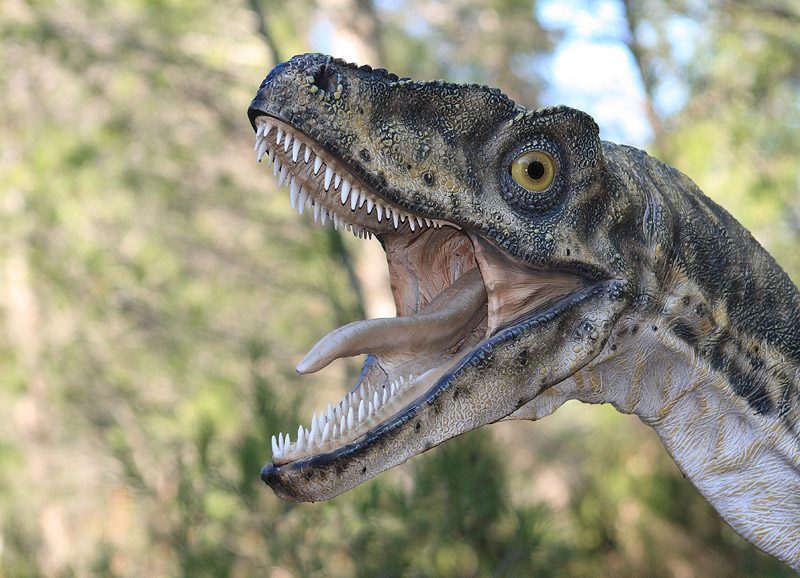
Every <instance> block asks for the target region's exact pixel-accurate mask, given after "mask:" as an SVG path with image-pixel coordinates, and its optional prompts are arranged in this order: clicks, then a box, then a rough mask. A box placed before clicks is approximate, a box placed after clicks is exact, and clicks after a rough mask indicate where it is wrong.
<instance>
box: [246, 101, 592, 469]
mask: <svg viewBox="0 0 800 578" xmlns="http://www.w3.org/2000/svg"><path fill="white" fill-rule="evenodd" d="M255 127H256V143H255V150H256V155H257V158H258V160H259V162H260V161H261V160H262V158H263V157H264V156H267V157H268V158H269V160H270V161H271V162H272V167H273V172H274V174H275V176H276V178H277V179H278V184H279V185H286V186H287V187H288V188H289V202H290V204H291V206H292V208H293V209H296V210H297V211H298V212H299V213H300V214H302V213H303V212H304V211H306V210H307V211H309V212H310V213H311V214H313V218H314V221H315V222H318V223H321V224H322V225H325V224H327V223H331V224H332V225H333V226H334V227H335V228H336V229H347V230H350V231H352V232H353V234H355V235H356V236H358V237H361V238H367V237H372V236H373V235H377V236H378V237H379V238H380V240H381V242H382V244H383V247H384V249H385V251H386V258H387V263H388V267H389V275H390V279H391V287H392V294H393V297H394V301H395V307H396V310H397V316H396V317H394V318H387V319H372V320H365V321H356V322H353V323H350V324H347V325H345V326H343V327H340V328H338V329H334V330H333V331H331V332H330V333H329V334H328V335H326V336H325V337H323V338H322V339H321V340H320V341H319V342H318V343H317V344H316V345H315V346H314V347H313V348H312V349H311V351H309V353H308V354H307V355H306V356H305V357H304V358H303V360H302V361H301V362H300V363H299V365H298V366H297V371H298V372H300V373H312V372H315V371H318V370H320V369H322V368H323V367H325V366H327V365H328V364H329V363H331V362H332V361H334V360H335V359H338V358H342V357H351V356H354V355H360V354H364V353H366V354H368V355H369V356H368V357H367V361H366V363H365V365H364V369H363V371H362V373H361V376H360V378H359V379H358V381H357V382H356V384H355V385H354V386H353V387H352V389H351V390H350V391H349V392H348V393H347V394H346V395H345V396H344V398H343V399H342V400H340V401H339V402H338V403H336V404H334V403H333V402H329V403H328V405H327V407H326V408H324V409H322V410H321V411H318V412H315V413H314V414H313V416H312V417H311V421H310V424H309V425H307V426H306V425H301V426H299V427H298V430H297V434H296V436H295V437H294V439H292V436H291V434H283V433H281V434H278V435H277V436H273V437H272V453H273V456H272V461H273V463H274V464H276V465H282V464H287V463H290V462H294V461H298V460H302V459H306V458H310V457H312V456H317V455H320V454H326V453H329V452H333V451H335V450H338V449H340V448H342V447H344V446H346V445H348V444H351V443H353V442H357V441H358V440H360V439H362V438H364V437H365V436H366V435H367V434H368V433H369V432H370V431H372V430H374V429H375V428H377V427H379V426H381V425H382V424H385V423H386V422H388V421H390V420H391V419H392V418H393V417H394V416H396V415H398V414H399V413H401V412H403V411H404V410H405V409H407V408H408V407H410V406H413V405H414V404H415V403H418V402H419V401H420V400H422V399H424V397H425V394H426V393H427V392H428V391H429V390H430V389H431V388H432V387H434V386H436V384H437V382H438V381H439V380H440V378H442V377H443V376H445V375H446V374H447V373H448V372H449V371H450V370H451V369H453V368H454V367H455V366H456V365H457V364H458V363H459V361H461V360H462V359H464V358H465V357H466V356H468V355H469V354H470V352H472V351H474V350H475V348H477V347H478V346H479V345H480V344H481V342H482V341H483V340H484V339H486V338H487V337H489V336H491V335H492V334H493V333H495V332H497V331H498V330H500V329H502V328H505V327H508V326H509V325H512V324H513V322H514V321H515V320H519V319H520V318H524V317H525V316H526V315H528V314H530V313H531V312H533V311H535V310H539V309H541V308H543V307H546V306H548V305H550V304H552V303H554V302H556V301H558V300H559V299H561V298H563V297H565V296H567V295H569V294H571V293H574V292H575V291H577V290H579V289H580V288H582V287H583V286H584V285H585V283H584V281H583V280H582V279H581V278H579V277H576V276H572V275H568V274H563V273H553V272H544V271H539V270H534V269H531V268H530V267H528V266H527V265H523V264H521V263H518V262H514V261H512V260H511V259H510V258H509V257H506V256H503V255H502V254H501V253H500V252H499V251H497V250H496V249H494V248H493V246H492V245H491V244H490V243H489V242H488V241H486V240H484V239H483V238H482V237H480V236H479V235H477V234H474V233H471V232H468V231H465V230H462V229H461V228H460V227H458V226H457V225H456V224H454V223H450V222H447V221H445V220H440V219H435V218H432V217H430V216H426V215H421V214H412V213H410V212H407V211H405V210H403V209H401V208H399V207H397V206H396V205H394V204H393V203H391V202H389V201H387V200H385V199H384V198H383V197H381V196H380V195H379V194H378V192H377V191H376V190H374V188H373V187H371V186H370V185H369V184H368V183H367V182H366V180H367V179H365V178H362V177H360V176H358V175H357V174H355V172H354V171H353V170H351V169H350V168H348V166H347V164H346V163H345V162H343V161H341V160H340V159H337V158H334V156H333V155H331V154H330V153H329V152H328V151H326V150H325V148H324V147H322V146H321V145H319V144H318V143H317V142H316V141H314V140H313V139H311V138H310V137H308V136H307V135H305V134H303V133H302V132H301V131H299V130H298V129H296V128H294V127H292V126H291V125H289V124H287V123H286V122H284V121H282V120H280V119H277V118H275V117H272V116H266V115H264V116H259V117H257V118H256V119H255Z"/></svg>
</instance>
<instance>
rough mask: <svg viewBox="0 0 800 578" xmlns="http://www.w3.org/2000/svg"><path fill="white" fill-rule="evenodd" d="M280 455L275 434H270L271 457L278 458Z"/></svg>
mask: <svg viewBox="0 0 800 578" xmlns="http://www.w3.org/2000/svg"><path fill="white" fill-rule="evenodd" d="M280 455H281V451H280V449H278V440H277V439H275V436H272V457H273V458H278V457H280Z"/></svg>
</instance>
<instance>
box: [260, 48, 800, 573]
mask: <svg viewBox="0 0 800 578" xmlns="http://www.w3.org/2000/svg"><path fill="white" fill-rule="evenodd" d="M249 115H250V119H251V122H253V123H254V126H255V119H256V118H257V117H259V116H261V115H268V116H270V117H274V118H277V119H281V120H283V121H284V122H286V123H287V124H288V125H291V126H292V127H294V128H295V129H297V130H298V131H300V132H302V133H303V134H305V135H307V136H308V137H310V138H312V139H314V140H315V141H316V142H317V143H319V145H320V147H323V148H324V149H325V150H327V151H328V152H329V153H330V155H331V156H332V157H333V158H335V159H337V160H338V161H339V162H341V163H342V164H343V165H345V166H347V167H348V168H349V170H350V171H351V172H352V174H354V175H357V177H358V178H359V179H360V180H361V181H362V182H363V183H365V184H366V185H368V186H369V187H370V189H371V190H372V191H373V192H374V193H375V194H376V195H378V196H379V197H380V198H381V199H384V200H385V201H387V202H388V203H391V204H392V205H394V206H396V207H400V208H402V209H403V210H404V211H406V212H407V213H410V214H413V215H420V216H423V217H428V218H434V219H442V220H446V221H448V222H450V223H453V224H456V225H458V226H459V227H461V228H462V229H463V231H464V232H465V233H466V234H468V235H469V237H470V239H471V240H472V242H473V244H474V245H475V246H476V252H478V251H482V252H485V253H486V254H491V255H493V257H494V258H495V260H496V261H498V262H499V261H502V260H506V261H507V262H509V263H515V264H517V265H519V264H522V265H523V266H526V267H527V266H529V267H531V268H532V269H533V270H543V271H560V272H566V273H574V274H576V275H579V276H580V277H581V278H583V279H584V280H585V282H586V283H585V288H584V289H582V290H580V291H578V292H576V293H574V294H573V295H571V296H570V297H569V298H567V299H564V300H562V301H561V302H559V303H558V304H557V305H556V306H553V307H550V308H548V309H546V310H536V311H534V312H533V313H531V314H528V315H527V316H526V317H525V318H524V319H518V320H515V321H514V322H513V323H509V324H507V325H506V326H504V327H502V328H500V329H499V330H497V331H496V332H495V333H494V334H493V335H491V336H490V337H488V338H487V339H486V340H484V341H483V342H482V343H481V344H480V345H479V347H477V348H476V349H475V350H474V351H472V352H471V353H470V354H469V355H467V356H466V357H465V358H464V359H463V360H462V361H461V362H460V363H459V364H458V365H457V366H456V367H455V368H454V369H453V370H452V371H451V372H449V373H448V374H447V375H445V376H444V377H442V378H441V379H440V380H439V382H438V383H437V384H436V386H435V387H433V388H431V390H430V391H429V392H428V393H427V394H426V395H425V396H423V398H422V399H420V400H419V402H418V403H415V404H413V405H412V406H410V407H408V408H407V409H406V410H405V411H404V412H402V413H401V414H400V415H398V416H397V417H396V418H394V419H392V420H389V421H388V422H386V423H384V424H381V425H380V426H379V427H376V428H375V429H374V430H372V431H370V432H369V434H368V435H367V436H365V437H364V438H363V439H361V440H359V441H358V442H356V443H353V444H350V445H348V446H346V447H344V448H340V449H339V450H337V451H335V452H330V453H328V454H323V455H320V456H316V457H313V458H310V459H306V460H301V461H300V462H293V463H290V464H287V465H285V466H281V467H277V466H272V465H271V464H270V465H268V466H267V467H266V468H265V470H264V473H263V477H264V479H265V481H267V483H269V484H270V485H271V486H272V487H273V489H274V490H275V491H276V492H277V493H278V494H279V495H281V496H282V497H285V498H287V499H294V500H319V499H327V498H329V497H332V496H335V495H337V494H339V493H341V492H343V491H345V490H346V489H349V488H351V487H353V486H355V485H357V484H359V483H361V482H363V481H365V480H366V479H368V478H370V477H372V476H374V475H376V474H377V473H379V472H381V471H383V470H385V469H387V468H389V467H392V466H394V465H396V464H398V463H402V462H403V461H405V460H406V459H408V458H409V457H411V456H413V455H416V454H417V453H420V452H422V451H425V450H427V449H429V448H431V447H433V446H435V445H437V444H439V443H442V442H443V441H445V440H447V439H449V438H451V437H453V436H455V435H458V434H460V433H463V432H466V431H469V430H471V429H474V428H476V427H479V426H481V425H484V424H487V423H492V422H494V421H497V420H500V419H504V418H510V419H539V418H541V417H544V416H545V415H548V414H549V413H551V412H552V411H554V410H555V409H557V408H558V407H559V406H560V405H561V404H562V403H564V402H565V401H567V400H569V399H579V400H582V401H585V402H589V403H612V404H614V405H615V407H617V408H618V409H619V410H620V411H622V412H626V413H635V414H637V415H638V416H639V417H640V418H641V419H642V420H643V421H644V422H645V423H648V424H649V425H652V426H653V427H654V428H655V429H656V431H657V432H658V434H659V436H660V437H661V439H662V440H663V442H664V444H665V446H666V448H667V450H668V451H669V452H670V453H671V455H672V456H673V458H674V459H675V460H676V462H677V463H678V465H679V466H680V467H681V469H682V470H683V471H684V473H685V474H686V475H687V477H689V478H690V479H691V480H692V482H693V483H694V484H695V485H696V486H697V488H698V489H699V490H700V492H701V493H702V494H703V495H704V496H705V497H706V498H707V499H708V500H709V501H710V502H711V503H712V504H713V505H714V506H715V507H716V508H717V510H718V511H719V512H720V514H721V515H722V516H723V517H724V518H725V519H726V521H727V522H728V523H729V524H730V525H731V526H732V527H733V528H734V529H735V530H736V531H737V532H739V533H740V534H742V535H743V536H744V537H746V538H747V539H749V540H750V541H752V542H753V543H754V544H756V545H757V546H758V547H760V548H761V549H763V550H764V551H766V552H768V553H770V554H772V555H774V556H777V557H778V558H780V559H781V560H783V561H784V562H786V563H787V564H789V565H790V566H791V567H792V568H794V569H795V570H800V473H799V472H800V436H798V433H799V432H798V424H799V422H798V419H799V418H800V294H798V290H797V288H796V287H795V286H794V285H793V283H792V282H791V280H790V279H789V278H788V276H787V275H786V274H785V273H784V271H783V270H782V269H781V268H780V266H778V265H777V264H776V263H775V261H774V260H773V259H772V257H771V256H770V255H769V254H767V253H766V252H765V251H764V250H763V249H762V248H761V247H760V246H759V244H758V243H757V242H756V241H755V240H754V239H753V238H752V237H751V235H750V234H749V233H748V232H747V231H746V230H745V229H744V228H743V227H742V226H741V225H740V224H739V223H738V222H737V221H736V220H735V219H734V218H733V217H731V216H730V215H729V214H728V213H727V212H726V211H725V210H724V209H722V208H721V207H719V206H718V205H716V204H715V203H714V202H713V201H711V200H710V199H708V198H707V197H705V196H704V195H703V194H702V193H701V192H700V191H699V189H698V188H697V187H696V186H695V185H694V184H693V183H692V182H691V181H690V180H689V179H688V178H687V177H685V176H684V175H682V174H681V173H680V172H678V171H677V170H675V169H673V168H671V167H669V166H667V165H665V164H663V163H661V162H659V161H657V160H655V159H653V158H651V157H649V156H648V155H647V154H646V153H644V152H642V151H640V150H637V149H634V148H630V147H626V146H620V145H616V144H613V143H608V142H602V141H601V140H600V139H599V135H598V127H597V125H596V124H595V122H594V121H593V120H592V119H591V117H589V116H588V115H586V114H585V113H582V112H580V111H576V110H573V109H570V108H566V107H557V108H548V109H542V110H538V111H528V110H527V109H525V108H523V107H521V106H518V105H516V104H515V103H514V102H512V101H511V100H510V99H508V98H507V97H506V96H505V95H503V94H502V93H501V92H500V91H498V90H497V89H492V88H488V87H483V86H475V85H470V86H465V85H456V84H447V83H443V82H412V81H408V80H400V79H398V78H397V77H396V76H395V75H392V74H389V73H387V72H385V71H381V70H372V69H370V68H369V67H361V68H358V67H356V66H355V65H351V64H347V63H345V62H343V61H341V60H335V59H332V58H330V57H327V56H322V55H302V56H297V57H295V58H293V59H292V60H290V61H289V62H286V63H283V64H281V65H279V66H278V67H276V68H275V69H274V70H273V71H272V72H271V73H270V74H269V75H268V76H267V78H266V79H265V80H264V82H263V83H262V85H261V87H260V89H259V92H258V94H257V96H256V98H255V99H254V101H253V103H252V104H251V108H250V111H249ZM532 148H536V149H540V150H545V151H547V152H549V153H550V154H551V155H552V156H553V158H555V160H556V163H557V166H558V171H557V177H556V181H555V182H554V184H553V185H552V186H551V187H549V188H548V189H547V190H546V191H545V192H543V193H530V192H527V191H525V190H523V189H521V188H520V187H519V186H516V185H515V183H514V182H513V181H512V180H511V177H510V176H509V171H508V165H509V163H510V162H511V160H512V159H513V158H515V157H516V156H518V155H519V154H520V153H521V152H524V151H525V150H528V149H532ZM375 232H376V233H382V231H381V230H380V227H378V228H377V230H375ZM379 237H380V235H379ZM368 364H369V362H368Z"/></svg>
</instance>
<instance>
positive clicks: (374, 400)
mask: <svg viewBox="0 0 800 578" xmlns="http://www.w3.org/2000/svg"><path fill="white" fill-rule="evenodd" d="M372 405H374V406H375V408H379V407H380V406H381V398H380V396H379V395H378V392H377V391H376V392H375V394H374V395H373V396H372Z"/></svg>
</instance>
